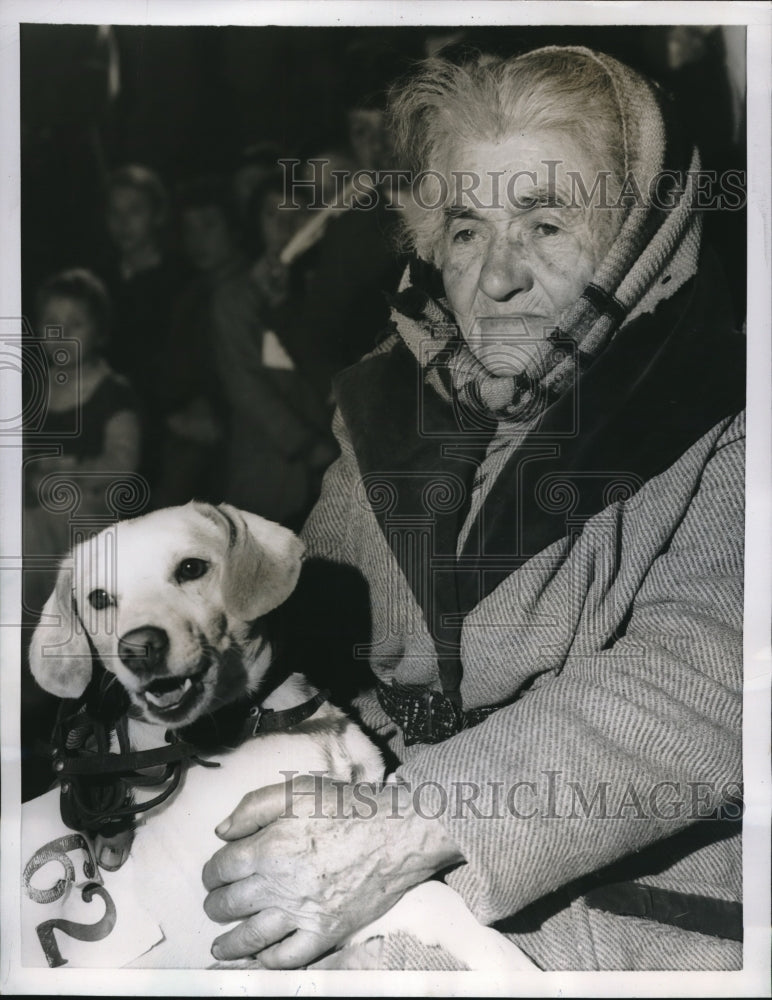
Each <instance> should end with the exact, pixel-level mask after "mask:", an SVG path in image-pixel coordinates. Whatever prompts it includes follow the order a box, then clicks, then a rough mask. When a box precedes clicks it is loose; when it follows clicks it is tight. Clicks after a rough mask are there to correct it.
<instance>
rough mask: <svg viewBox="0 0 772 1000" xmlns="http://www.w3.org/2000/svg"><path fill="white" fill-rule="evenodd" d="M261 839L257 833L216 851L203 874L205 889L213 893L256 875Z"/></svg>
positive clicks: (205, 866)
mask: <svg viewBox="0 0 772 1000" xmlns="http://www.w3.org/2000/svg"><path fill="white" fill-rule="evenodd" d="M259 837H260V834H259V833H256V834H253V835H252V836H251V837H244V838H243V839H242V840H237V841H234V843H232V844H226V845H225V846H224V847H221V848H220V849H219V851H215V853H214V854H213V855H212V856H211V858H210V859H209V860H208V861H207V863H206V864H205V865H204V868H203V871H202V872H201V878H202V881H203V883H204V888H205V889H206V890H207V891H208V892H211V891H212V889H217V888H219V887H220V886H221V885H229V884H230V883H231V882H238V881H239V880H240V879H244V878H249V877H250V876H251V875H256V874H257V871H256V866H257V863H258V860H259V858H260V848H259V846H256V845H257V844H258V841H259Z"/></svg>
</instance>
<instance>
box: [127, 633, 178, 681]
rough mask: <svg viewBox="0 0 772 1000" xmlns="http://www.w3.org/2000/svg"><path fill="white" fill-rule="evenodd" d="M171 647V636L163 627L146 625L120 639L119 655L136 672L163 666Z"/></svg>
mask: <svg viewBox="0 0 772 1000" xmlns="http://www.w3.org/2000/svg"><path fill="white" fill-rule="evenodd" d="M168 649H169V636H168V635H167V634H166V632H165V631H164V630H163V629H162V628H154V627H153V626H150V625H148V626H146V627H145V628H135V629H132V631H131V632H127V633H126V635H124V636H122V637H121V638H120V639H119V640H118V656H120V658H121V663H123V664H125V665H126V666H127V667H128V668H129V669H130V670H133V671H134V672H135V673H143V672H145V671H148V670H154V669H156V668H157V667H161V666H163V664H164V662H165V660H166V653H167V650H168Z"/></svg>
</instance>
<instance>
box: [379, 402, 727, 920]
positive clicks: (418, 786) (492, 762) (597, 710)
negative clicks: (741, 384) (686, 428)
mask: <svg viewBox="0 0 772 1000" xmlns="http://www.w3.org/2000/svg"><path fill="white" fill-rule="evenodd" d="M743 482H744V451H743V438H742V425H741V423H740V422H739V420H738V421H735V423H734V424H732V425H731V426H730V428H729V430H728V431H726V432H725V434H724V435H723V437H722V438H721V440H720V442H719V444H718V446H717V447H716V449H715V450H714V452H713V454H712V456H711V458H710V460H709V461H708V463H707V465H706V467H705V469H704V472H703V475H702V477H701V480H700V482H699V485H698V487H697V488H696V490H695V492H694V493H693V496H692V498H691V502H690V504H689V505H688V507H687V509H686V511H685V514H684V516H683V518H682V519H681V521H680V522H679V524H678V527H677V528H676V530H675V532H674V533H673V535H672V537H671V538H670V541H669V544H668V545H667V546H666V548H665V549H664V550H662V551H661V552H660V553H659V555H658V556H657V557H656V558H655V560H654V561H653V564H652V565H651V566H650V569H649V571H648V573H647V574H646V576H645V578H644V580H643V583H642V585H641V587H640V589H639V590H638V593H637V595H636V597H635V599H634V600H633V602H632V606H631V608H630V614H629V619H628V621H627V627H626V629H625V631H624V634H623V636H622V637H621V638H619V639H617V640H616V642H614V643H613V644H612V645H610V646H609V647H608V648H603V649H600V650H598V651H597V652H594V653H590V654H587V655H581V656H580V655H576V654H575V655H571V654H570V653H569V655H568V657H567V658H566V660H565V662H564V664H563V666H562V669H560V670H559V672H555V673H553V674H550V675H548V676H546V677H542V678H541V679H540V682H539V683H538V685H534V686H533V687H532V688H531V690H530V691H528V692H527V693H525V694H524V695H523V696H522V697H521V698H520V699H519V700H518V701H516V702H515V703H514V704H512V705H511V706H509V707H506V708H502V709H501V710H500V711H498V712H496V713H494V714H493V715H492V716H490V717H489V718H488V719H486V721H485V722H483V723H482V724H480V725H478V726H477V727H475V728H473V729H469V730H465V731H464V732H462V733H460V734H458V735H457V736H455V737H453V738H452V739H449V740H447V741H446V742H445V743H441V744H437V745H435V746H427V747H424V748H421V750H420V751H419V752H418V753H417V754H416V756H415V757H414V758H412V759H411V760H410V761H409V762H407V763H405V764H403V765H402V767H401V768H400V769H399V770H398V772H397V774H398V776H399V777H400V778H401V779H402V780H404V781H406V782H408V783H409V784H410V786H411V789H412V793H413V801H414V802H415V801H418V802H420V804H421V808H422V810H423V811H425V813H426V814H432V815H434V814H436V815H438V816H439V817H440V819H441V822H442V823H443V824H444V825H445V826H446V828H447V830H448V832H449V833H450V835H451V836H452V837H453V838H454V840H455V841H456V843H457V844H458V846H459V847H460V849H461V851H462V853H463V855H464V857H465V858H466V863H465V864H462V865H461V866H459V867H458V868H457V869H456V870H455V871H454V872H452V873H451V874H450V876H449V878H448V880H449V882H450V883H451V884H452V885H453V887H454V888H456V889H457V890H458V891H459V892H460V893H461V894H462V896H464V898H465V900H466V902H467V904H468V905H469V906H470V908H471V909H472V910H473V911H474V913H475V915H476V916H477V917H478V919H480V920H481V921H482V922H484V923H491V922H493V921H495V920H498V919H501V918H503V917H506V916H509V915H511V914H514V913H516V912H517V911H518V910H520V909H521V908H522V907H524V906H525V905H527V904H528V903H529V902H531V901H533V900H535V899H537V898H539V897H541V896H543V895H545V894H547V893H549V892H552V891H554V890H556V889H558V888H559V887H561V886H564V885H566V884H567V883H569V882H571V881H573V880H574V879H577V878H579V877H580V876H583V875H585V874H588V873H589V872H592V871H595V870H597V869H598V868H601V867H603V866H605V865H607V864H610V863H612V862H614V861H616V860H618V859H621V858H623V857H625V856H627V855H629V854H631V853H632V852H636V851H639V850H641V849H642V848H644V847H645V846H647V845H648V844H651V843H652V842H654V841H656V840H658V839H660V838H663V837H666V836H669V835H671V834H674V833H676V832H677V831H678V830H680V829H682V828H684V827H686V826H687V825H688V824H689V823H690V822H692V821H694V820H695V819H697V818H698V817H700V816H702V817H707V815H708V814H709V813H710V812H711V811H712V810H714V809H716V808H718V807H720V806H721V805H722V803H723V802H726V801H731V800H732V799H733V798H734V799H735V800H736V797H737V795H738V794H739V782H740V781H741V702H742V610H743V601H742V595H743V590H742V584H743V559H742V556H743V527H744V521H743V499H744V494H743ZM662 502H664V501H662ZM652 514H653V516H656V510H653V511H652ZM628 556H629V554H628ZM621 558H622V559H625V553H624V552H622V553H621ZM557 610H559V609H557ZM419 791H420V792H421V794H420V795H418V792H419Z"/></svg>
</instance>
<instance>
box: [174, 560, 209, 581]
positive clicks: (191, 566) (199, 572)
mask: <svg viewBox="0 0 772 1000" xmlns="http://www.w3.org/2000/svg"><path fill="white" fill-rule="evenodd" d="M208 569H209V563H208V562H206V561H205V560H204V559H183V560H182V562H181V563H180V564H179V566H178V567H177V571H176V573H175V574H174V575H175V576H176V577H177V581H178V582H179V583H185V581H186V580H198V578H199V577H200V576H203V575H204V573H206V571H207V570H208Z"/></svg>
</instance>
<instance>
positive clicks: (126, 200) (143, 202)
mask: <svg viewBox="0 0 772 1000" xmlns="http://www.w3.org/2000/svg"><path fill="white" fill-rule="evenodd" d="M157 227H158V219H157V216H156V213H155V211H154V209H153V206H152V204H151V203H150V200H149V198H147V197H146V195H144V194H143V193H142V192H141V191H138V190H137V189H136V188H132V187H116V188H113V189H112V191H111V192H110V195H109V199H108V204H107V228H108V231H109V233H110V238H111V239H112V241H113V243H114V244H115V246H116V247H117V248H118V250H119V251H120V252H121V253H129V252H130V251H132V250H137V249H140V248H143V247H146V246H148V245H153V244H154V243H155V238H156V232H157Z"/></svg>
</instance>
